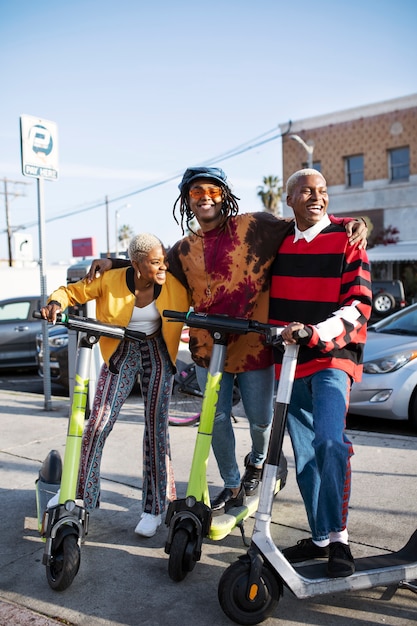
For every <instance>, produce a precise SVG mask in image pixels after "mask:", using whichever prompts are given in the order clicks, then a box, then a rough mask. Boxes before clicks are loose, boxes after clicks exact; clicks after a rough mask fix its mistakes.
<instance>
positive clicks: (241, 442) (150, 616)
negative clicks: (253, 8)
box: [0, 391, 417, 626]
mask: <svg viewBox="0 0 417 626" xmlns="http://www.w3.org/2000/svg"><path fill="white" fill-rule="evenodd" d="M52 408H53V410H52V411H49V412H45V411H44V404H43V397H42V396H37V395H32V394H26V393H14V392H5V391H0V420H1V433H2V434H1V445H0V464H1V470H2V471H1V474H0V476H1V478H0V506H1V510H2V516H1V518H2V533H1V549H0V625H2V626H3V625H6V624H7V626H10V625H11V626H16V625H19V626H20V624H22V625H23V624H24V625H25V626H26V625H28V624H33V626H52V625H54V626H56V624H67V625H69V626H119V625H120V626H122V625H123V626H139V624H140V625H146V626H154V625H155V626H156V625H160V624H161V623H163V624H164V626H178V624H181V625H182V626H191V625H195V624H197V625H198V626H213V625H214V624H215V625H216V626H230V624H232V622H230V620H229V619H228V618H227V617H226V616H225V615H224V613H223V611H222V609H221V607H220V605H219V603H218V600H217V587H218V581H219V579H220V576H221V575H222V573H223V572H224V570H225V569H226V568H227V567H228V565H229V564H230V563H232V562H234V561H235V560H236V559H237V557H238V556H239V555H240V554H243V553H244V552H245V551H246V548H245V547H244V545H243V543H242V538H241V535H240V532H239V530H238V529H236V530H234V531H233V532H232V533H231V534H230V535H229V536H228V537H227V538H225V539H223V540H222V541H219V542H215V541H210V540H205V542H204V544H203V555H202V559H201V561H200V562H199V563H197V564H196V566H195V569H194V570H193V571H192V572H190V573H189V574H188V576H187V577H186V579H185V580H184V581H182V582H180V583H174V582H173V581H172V580H171V579H170V578H169V576H168V556H167V555H166V554H165V552H164V546H165V540H166V537H167V528H166V527H165V525H162V526H161V528H160V529H159V530H158V532H157V534H156V535H155V536H154V537H152V538H150V539H145V538H140V537H138V536H137V535H135V533H134V532H133V530H134V528H135V526H136V524H137V521H138V519H139V516H140V512H141V503H140V499H141V489H140V488H141V463H142V435H143V419H142V407H141V404H140V400H138V398H137V397H132V398H131V399H129V401H128V402H127V403H126V404H125V406H124V408H123V411H122V414H121V416H120V418H119V421H118V423H117V424H116V426H115V428H114V431H113V433H112V434H111V436H110V437H109V439H108V441H107V443H106V447H105V450H104V455H103V463H102V497H101V502H102V504H101V508H100V509H98V510H96V511H94V512H93V513H92V515H91V516H90V529H89V534H88V536H87V538H86V541H85V543H84V544H83V545H82V548H81V565H80V570H79V572H78V574H77V576H76V577H75V579H74V581H73V583H72V585H71V586H70V587H69V588H68V589H67V590H66V591H64V592H56V591H53V590H52V589H51V588H50V587H49V585H48V583H47V580H46V575H45V567H44V566H43V565H42V554H43V550H44V544H43V542H42V541H41V538H40V536H39V533H38V530H37V520H36V502H35V480H36V478H37V476H38V472H39V469H40V466H41V463H42V461H43V460H44V458H45V457H46V455H47V454H48V452H49V451H50V450H51V449H53V448H55V449H57V450H59V451H60V452H61V454H62V455H63V451H64V445H65V437H66V431H67V426H68V401H67V399H65V398H53V399H52ZM237 414H238V422H237V423H236V424H235V426H234V430H235V434H236V441H237V451H238V456H239V460H240V464H241V467H243V458H244V456H245V454H246V453H247V451H248V450H249V446H250V443H249V442H250V437H249V431H248V425H247V421H246V419H245V418H244V417H242V415H241V414H240V413H239V408H238V411H237ZM170 432H171V444H172V449H173V461H174V469H175V475H176V481H177V489H178V495H179V497H183V495H184V493H185V489H186V484H187V480H188V472H189V468H190V465H191V458H192V453H193V448H194V443H195V436H196V432H197V431H196V428H193V427H185V428H184V427H182V428H181V427H171V431H170ZM351 436H352V439H353V443H354V446H355V452H356V454H355V456H354V458H353V460H352V468H353V491H352V498H351V510H350V523H349V530H350V539H351V548H352V552H353V554H354V556H357V557H359V556H364V555H365V554H368V553H372V554H375V553H379V552H380V551H393V550H398V549H399V548H400V547H401V546H402V545H403V544H404V543H405V542H406V541H407V540H408V538H409V537H410V535H411V534H412V533H413V531H414V530H415V528H416V526H417V524H416V521H417V476H416V474H417V438H411V437H404V436H393V435H382V434H373V433H372V434H371V433H357V432H354V433H351ZM284 451H285V453H286V455H287V459H288V464H289V477H288V481H287V485H286V487H285V489H284V490H283V491H282V492H281V494H279V495H278V497H277V498H276V501H275V504H274V512H273V523H272V535H273V538H274V540H275V541H276V543H277V545H278V546H279V547H285V546H288V545H292V544H293V543H295V542H296V541H297V540H298V539H301V538H303V537H306V536H308V526H307V522H306V518H305V514H304V508H303V505H302V503H301V501H300V496H299V493H298V489H297V486H296V484H295V479H294V470H293V458H292V452H291V446H290V443H289V440H288V439H287V438H286V439H285V442H284ZM208 476H209V484H210V491H211V493H212V494H216V493H217V491H219V490H220V489H221V488H222V483H221V480H220V477H219V475H218V472H217V468H216V464H215V462H214V460H213V459H210V462H209V469H208ZM252 526H253V521H252V520H248V522H247V523H246V532H247V534H248V536H250V532H251V529H252ZM384 593H385V589H383V588H376V589H371V590H367V591H362V592H356V591H354V592H350V593H346V594H338V595H330V596H324V597H323V596H322V597H319V598H316V599H312V600H299V599H297V598H295V597H294V596H293V595H292V594H291V593H290V592H288V591H284V596H283V598H282V599H281V600H280V602H279V605H278V608H277V611H276V614H275V616H274V617H271V618H269V619H268V620H266V621H265V622H263V623H264V624H265V626H278V625H280V626H281V625H286V626H296V625H300V624H314V625H315V626H317V625H320V626H321V625H329V626H359V625H360V626H363V625H366V626H370V625H376V624H385V625H386V626H387V625H389V626H408V625H409V626H411V625H412V624H415V623H416V622H417V596H416V595H414V594H412V593H410V592H409V591H406V590H399V591H397V592H396V593H395V595H394V596H393V597H392V598H391V599H390V600H387V599H385V598H386V597H387V594H386V593H385V595H384ZM19 620H20V621H19Z"/></svg>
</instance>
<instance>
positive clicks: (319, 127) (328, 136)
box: [280, 94, 417, 301]
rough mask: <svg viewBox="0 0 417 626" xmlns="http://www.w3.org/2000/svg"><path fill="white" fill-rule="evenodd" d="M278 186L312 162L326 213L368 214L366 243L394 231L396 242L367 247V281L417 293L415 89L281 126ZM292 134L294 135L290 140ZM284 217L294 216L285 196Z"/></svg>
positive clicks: (416, 295) (416, 127)
mask: <svg viewBox="0 0 417 626" xmlns="http://www.w3.org/2000/svg"><path fill="white" fill-rule="evenodd" d="M280 129H281V133H282V134H283V139H282V162H283V181H284V187H285V182H286V181H287V179H288V177H289V176H290V175H291V174H292V173H293V172H295V171H296V170H298V169H300V168H302V167H307V166H310V165H311V164H312V165H313V167H315V168H316V169H318V170H320V171H321V172H322V173H323V175H324V176H325V178H326V180H327V184H328V190H329V198H330V202H329V213H333V214H335V215H338V214H339V215H352V216H354V215H362V216H365V217H367V218H369V220H370V222H371V227H372V230H371V232H370V237H369V241H370V244H371V245H372V243H373V242H374V241H375V238H376V237H378V236H379V235H381V234H382V233H383V232H384V230H386V229H389V228H390V227H394V228H396V229H398V235H397V238H398V241H399V243H398V244H396V243H392V244H390V245H382V246H376V247H375V248H372V249H370V250H369V252H368V255H369V259H370V261H371V265H372V275H373V278H384V279H385V278H388V279H393V278H394V279H401V280H403V281H404V283H405V288H406V295H407V296H408V300H409V301H411V300H414V299H415V298H416V297H417V94H412V95H409V96H405V97H402V98H395V99H393V100H387V101H385V102H378V103H375V104H369V105H365V106H361V107H356V108H353V109H347V110H345V111H338V112H335V113H328V114H326V115H320V116H317V117H311V118H306V119H303V120H298V121H295V122H292V123H288V122H286V123H284V124H280ZM294 135H295V137H294ZM283 215H284V216H290V215H292V210H291V209H290V208H289V207H287V205H286V203H285V194H284V196H283Z"/></svg>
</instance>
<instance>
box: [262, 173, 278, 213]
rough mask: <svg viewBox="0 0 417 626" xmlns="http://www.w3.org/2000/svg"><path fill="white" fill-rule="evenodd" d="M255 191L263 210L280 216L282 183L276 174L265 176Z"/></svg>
mask: <svg viewBox="0 0 417 626" xmlns="http://www.w3.org/2000/svg"><path fill="white" fill-rule="evenodd" d="M257 193H258V196H259V198H260V199H261V201H262V204H263V205H264V210H265V211H267V212H268V213H272V215H275V216H277V217H279V216H281V214H282V211H281V197H282V184H281V181H280V179H279V177H278V176H272V175H271V176H265V177H264V179H263V185H259V187H258V192H257Z"/></svg>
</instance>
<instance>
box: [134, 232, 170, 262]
mask: <svg viewBox="0 0 417 626" xmlns="http://www.w3.org/2000/svg"><path fill="white" fill-rule="evenodd" d="M156 246H161V247H162V250H164V246H163V244H162V242H161V241H160V240H159V239H158V237H155V235H151V234H150V233H140V234H139V235H135V236H134V237H133V238H132V239H131V241H130V243H129V249H128V252H129V259H130V260H131V261H136V262H137V263H140V261H142V260H143V259H144V258H145V257H147V256H148V254H149V252H150V251H151V250H153V249H154V248H156Z"/></svg>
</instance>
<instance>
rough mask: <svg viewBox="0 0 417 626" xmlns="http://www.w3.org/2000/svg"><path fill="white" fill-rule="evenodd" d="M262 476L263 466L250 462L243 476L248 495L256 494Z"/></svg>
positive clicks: (243, 483)
mask: <svg viewBox="0 0 417 626" xmlns="http://www.w3.org/2000/svg"><path fill="white" fill-rule="evenodd" d="M261 478H262V468H261V467H255V466H254V465H252V464H251V463H248V464H247V465H246V469H245V473H244V474H243V478H242V485H243V487H244V489H245V494H246V495H247V496H256V494H257V493H258V488H259V483H260V482H261Z"/></svg>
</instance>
